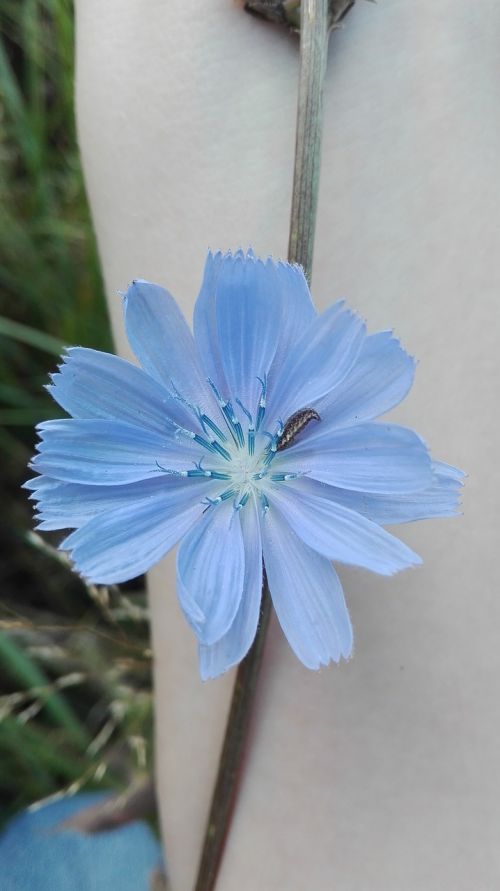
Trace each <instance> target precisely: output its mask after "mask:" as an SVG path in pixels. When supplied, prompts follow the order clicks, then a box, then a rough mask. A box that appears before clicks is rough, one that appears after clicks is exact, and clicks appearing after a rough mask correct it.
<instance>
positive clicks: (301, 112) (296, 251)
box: [195, 0, 329, 891]
mask: <svg viewBox="0 0 500 891" xmlns="http://www.w3.org/2000/svg"><path fill="white" fill-rule="evenodd" d="M328 22H329V4H328V0H303V2H302V5H301V29H300V73H299V95H298V110H297V135H296V144H295V167H294V175H293V192H292V211H291V221H290V239H289V248H288V259H289V261H290V262H292V263H300V264H301V265H302V266H303V267H304V271H305V274H306V276H307V277H308V279H309V278H310V276H311V267H312V257H313V245H314V233H315V228H316V207H317V202H318V183H319V169H320V156H321V127H322V106H323V102H322V95H323V83H324V78H325V69H326V58H327V52H328V35H329V24H328ZM270 616H271V598H270V595H269V588H268V585H267V579H266V577H265V574H264V584H263V589H262V605H261V613H260V621H259V627H258V629H257V634H256V636H255V640H254V642H253V644H252V647H251V648H250V651H249V652H248V654H247V656H246V657H245V658H244V659H243V661H242V662H241V663H240V665H239V667H238V671H237V674H236V681H235V685H234V691H233V697H232V701H231V706H230V709H229V716H228V720H227V725H226V734H225V738H224V743H223V746H222V752H221V756H220V761H219V769H218V773H217V778H216V781H215V787H214V792H213V796H212V803H211V806H210V813H209V817H208V821H207V827H206V832H205V839H204V843H203V848H202V852H201V858H200V862H199V867H198V875H197V879H196V884H195V891H213V888H214V887H215V883H216V881H217V875H218V871H219V866H220V863H221V860H222V855H223V852H224V845H225V842H226V839H227V836H228V832H229V826H230V821H231V816H232V813H233V809H234V805H235V802H236V794H237V790H238V781H239V778H240V775H241V764H242V760H243V755H244V750H245V744H246V740H247V736H248V728H249V725H250V719H251V714H252V706H253V703H254V699H255V693H256V690H257V683H258V678H259V673H260V668H261V664H262V656H263V653H264V645H265V640H266V634H267V629H268V626H269V619H270Z"/></svg>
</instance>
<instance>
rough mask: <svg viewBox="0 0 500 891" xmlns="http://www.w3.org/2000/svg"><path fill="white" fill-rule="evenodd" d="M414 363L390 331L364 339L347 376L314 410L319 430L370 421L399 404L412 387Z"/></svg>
mask: <svg viewBox="0 0 500 891" xmlns="http://www.w3.org/2000/svg"><path fill="white" fill-rule="evenodd" d="M414 374H415V361H414V359H412V357H411V356H409V355H408V353H406V352H405V350H404V349H403V348H402V346H401V344H400V343H399V341H398V340H396V338H395V337H393V336H392V334H391V332H390V331H380V332H379V333H378V334H371V335H370V336H369V337H367V338H366V340H365V342H364V343H363V346H362V347H361V350H360V353H359V356H358V358H357V359H356V362H355V363H354V365H353V366H352V368H351V370H350V371H349V374H347V375H346V377H345V378H344V380H343V381H342V383H340V384H339V386H338V387H336V388H335V389H334V390H333V391H332V392H331V393H330V394H328V395H327V396H325V398H324V399H323V400H321V402H319V403H318V404H317V405H316V406H315V408H316V410H317V411H318V413H319V415H320V416H321V419H322V422H323V423H322V425H321V426H322V427H323V428H324V429H327V428H328V429H330V428H335V427H346V426H347V425H349V424H354V423H356V422H358V421H370V420H372V419H373V418H377V417H378V416H379V415H383V414H385V412H388V411H390V409H391V408H394V407H395V406H396V405H398V404H399V402H401V400H402V399H404V397H405V396H406V395H407V393H408V391H409V390H410V388H411V385H412V383H413V378H414Z"/></svg>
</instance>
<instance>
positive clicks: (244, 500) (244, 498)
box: [234, 492, 250, 510]
mask: <svg viewBox="0 0 500 891" xmlns="http://www.w3.org/2000/svg"><path fill="white" fill-rule="evenodd" d="M249 498H250V492H245V494H244V495H243V496H242V497H241V498H240V500H239V501H238V503H237V504H235V505H234V509H235V510H241V509H242V508H243V507H245V504H246V503H247V501H248V499H249Z"/></svg>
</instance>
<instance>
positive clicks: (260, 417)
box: [255, 375, 267, 431]
mask: <svg viewBox="0 0 500 891" xmlns="http://www.w3.org/2000/svg"><path fill="white" fill-rule="evenodd" d="M257 380H258V381H259V383H260V385H261V387H262V393H261V395H260V399H259V407H258V409H257V420H256V422H255V429H256V430H257V431H258V430H260V425H261V424H262V421H263V420H264V415H265V413H266V397H267V376H266V375H264V379H262V378H260V377H258V378H257Z"/></svg>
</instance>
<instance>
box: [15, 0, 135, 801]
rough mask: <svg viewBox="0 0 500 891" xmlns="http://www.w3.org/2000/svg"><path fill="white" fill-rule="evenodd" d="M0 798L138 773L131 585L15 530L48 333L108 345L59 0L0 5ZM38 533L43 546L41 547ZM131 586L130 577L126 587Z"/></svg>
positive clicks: (21, 523) (47, 406) (64, 4)
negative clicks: (113, 585)
mask: <svg viewBox="0 0 500 891" xmlns="http://www.w3.org/2000/svg"><path fill="white" fill-rule="evenodd" d="M0 103H1V105H0V476H1V490H2V516H3V518H4V519H5V518H7V520H8V522H6V523H5V522H4V523H3V524H2V532H1V534H0V591H1V595H0V596H1V612H0V801H1V803H2V805H3V811H2V816H3V817H5V816H8V815H9V814H11V813H12V812H14V811H15V810H17V809H19V808H20V807H23V806H26V805H28V804H30V803H31V802H33V801H36V800H38V799H40V798H43V797H46V796H51V795H54V794H56V795H57V794H59V793H60V792H61V790H63V791H64V790H69V791H71V792H75V791H77V790H78V789H79V788H82V787H89V786H95V785H100V786H102V785H103V784H104V785H106V784H109V785H111V786H114V785H116V784H119V785H120V784H124V783H128V782H129V781H130V780H131V779H134V778H135V777H136V775H137V774H139V775H140V774H141V773H143V772H144V771H147V769H148V764H149V750H150V738H151V715H152V699H151V685H150V655H149V650H148V646H149V644H148V626H147V620H146V619H147V617H146V614H145V604H144V593H143V591H141V590H133V589H132V590H131V591H130V593H129V594H128V596H125V595H124V594H123V593H120V592H119V591H117V590H115V589H111V590H109V591H108V590H106V589H94V588H90V589H88V588H86V587H85V585H84V584H83V583H82V582H81V581H80V580H79V579H78V578H76V577H75V576H74V575H73V574H72V573H71V571H70V569H69V567H68V566H67V564H66V563H65V561H64V560H62V559H60V557H58V555H57V552H56V551H54V550H53V549H52V547H51V545H50V540H49V539H48V537H45V539H44V541H45V543H41V540H40V539H39V538H38V537H37V536H33V534H32V533H30V528H31V525H32V519H31V509H30V506H29V504H28V501H27V498H26V493H25V492H21V490H20V488H19V487H20V484H21V483H22V482H23V481H24V480H25V479H26V478H27V477H28V476H30V475H31V474H30V472H29V471H28V470H27V466H26V465H27V462H28V460H29V458H30V456H31V454H32V453H33V448H34V441H35V436H34V430H33V427H34V424H36V423H37V422H38V421H40V420H44V419H46V418H49V417H54V416H56V415H59V414H61V412H60V411H59V410H58V408H57V406H56V405H55V404H54V403H53V402H52V400H51V399H50V398H49V397H48V395H47V394H46V392H45V390H44V388H43V387H44V384H45V383H47V380H48V373H49V372H50V371H53V370H54V369H55V366H56V364H57V356H58V355H59V354H60V351H61V348H62V346H63V345H70V344H81V345H87V346H92V347H94V348H96V349H105V350H107V349H111V338H110V331H109V324H108V319H107V313H106V304H105V300H104V296H103V288H102V280H101V274H100V269H99V262H98V257H97V251H96V245H95V240H94V236H93V232H92V226H91V221H90V216H89V210H88V206H87V202H86V197H85V190H84V186H83V178H82V172H81V168H80V161H79V155H78V147H77V143H76V137H75V123H74V110H73V8H72V3H71V2H70V0H3V3H2V5H1V9H0ZM47 542H49V543H47ZM136 587H137V586H136Z"/></svg>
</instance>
